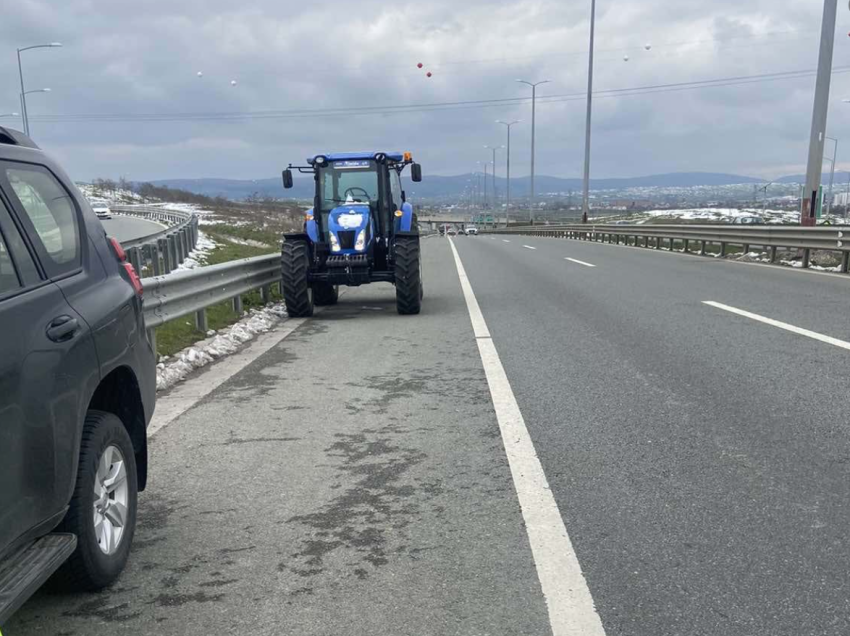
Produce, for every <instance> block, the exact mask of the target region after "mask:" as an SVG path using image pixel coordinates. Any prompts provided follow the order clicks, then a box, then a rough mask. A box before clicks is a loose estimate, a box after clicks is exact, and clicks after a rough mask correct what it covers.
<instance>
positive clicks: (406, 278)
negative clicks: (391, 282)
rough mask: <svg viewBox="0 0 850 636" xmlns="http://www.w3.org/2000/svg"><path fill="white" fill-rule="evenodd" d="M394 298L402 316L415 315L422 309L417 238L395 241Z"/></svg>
mask: <svg viewBox="0 0 850 636" xmlns="http://www.w3.org/2000/svg"><path fill="white" fill-rule="evenodd" d="M395 298H396V309H397V310H398V313H399V314H401V315H402V316H411V315H416V314H418V313H419V312H420V310H421V309H422V274H421V272H420V246H419V237H416V238H415V239H408V238H405V239H397V240H396V244H395Z"/></svg>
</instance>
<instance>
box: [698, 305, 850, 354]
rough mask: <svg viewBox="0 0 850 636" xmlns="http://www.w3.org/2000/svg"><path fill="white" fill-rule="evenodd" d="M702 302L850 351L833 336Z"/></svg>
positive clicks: (843, 342)
mask: <svg viewBox="0 0 850 636" xmlns="http://www.w3.org/2000/svg"><path fill="white" fill-rule="evenodd" d="M702 302H703V304H704V305H709V306H711V307H715V308H717V309H722V310H723V311H728V312H730V313H733V314H737V315H739V316H744V317H745V318H750V319H752V320H757V321H759V322H763V323H764V324H766V325H771V326H773V327H778V328H779V329H784V330H785V331H790V332H791V333H796V334H798V335H800V336H806V337H807V338H812V339H813V340H820V341H821V342H825V343H827V344H831V345H835V346H836V347H841V348H842V349H847V350H848V351H850V342H846V341H844V340H839V339H838V338H833V337H832V336H825V335H823V334H821V333H817V332H816V331H809V330H808V329H803V328H801V327H795V326H794V325H789V324H788V323H787V322H780V321H778V320H774V319H773V318H765V317H764V316H759V315H758V314H754V313H751V312H749V311H744V310H743V309H737V308H736V307H730V306H729V305H724V304H723V303H718V302H714V301H713V300H704V301H702Z"/></svg>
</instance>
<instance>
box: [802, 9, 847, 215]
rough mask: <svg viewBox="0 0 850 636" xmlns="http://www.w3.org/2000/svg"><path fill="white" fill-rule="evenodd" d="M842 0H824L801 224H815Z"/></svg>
mask: <svg viewBox="0 0 850 636" xmlns="http://www.w3.org/2000/svg"><path fill="white" fill-rule="evenodd" d="M837 11H838V0H824V2H823V23H822V25H821V35H820V55H819V56H818V74H817V83H816V84H815V103H814V109H813V111H812V131H811V136H810V138H809V159H808V166H807V168H806V189H805V190H804V193H803V213H802V215H801V216H802V218H801V219H800V223H801V225H807V226H812V225H815V223H816V222H817V221H816V218H815V214H816V209H815V208H816V206H817V198H818V192H819V191H820V182H821V172H822V171H823V146H824V142H825V141H826V117H827V112H828V110H829V85H830V80H831V79H832V51H833V48H834V43H835V14H836V13H837Z"/></svg>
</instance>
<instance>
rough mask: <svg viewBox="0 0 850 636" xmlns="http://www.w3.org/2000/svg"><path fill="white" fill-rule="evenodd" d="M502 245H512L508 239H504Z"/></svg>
mask: <svg viewBox="0 0 850 636" xmlns="http://www.w3.org/2000/svg"><path fill="white" fill-rule="evenodd" d="M502 243H510V241H509V240H508V239H502Z"/></svg>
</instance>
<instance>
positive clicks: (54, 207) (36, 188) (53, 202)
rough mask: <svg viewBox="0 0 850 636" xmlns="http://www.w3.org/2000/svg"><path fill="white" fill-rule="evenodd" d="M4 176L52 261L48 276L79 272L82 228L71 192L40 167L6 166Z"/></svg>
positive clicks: (46, 264) (48, 268) (47, 264)
mask: <svg viewBox="0 0 850 636" xmlns="http://www.w3.org/2000/svg"><path fill="white" fill-rule="evenodd" d="M5 176H6V179H7V180H8V182H9V185H11V186H12V193H13V194H14V195H15V197H16V198H17V199H18V202H19V203H20V206H21V209H22V210H23V211H24V212H25V213H26V215H27V217H28V218H29V221H30V222H31V223H32V226H33V229H34V230H35V234H36V235H37V236H38V238H39V239H40V240H41V244H42V246H43V247H44V252H45V253H46V255H47V257H48V259H49V261H50V262H47V263H45V264H44V265H45V268H46V269H47V270H48V272H49V273H50V274H51V275H53V276H56V275H61V274H64V273H67V272H70V271H73V270H74V269H76V268H77V267H78V266H79V264H80V228H79V220H78V217H77V210H76V208H75V207H74V203H73V201H72V200H71V197H70V195H69V194H68V192H67V191H66V190H65V189H64V188H63V187H62V185H61V184H60V183H59V182H58V181H57V180H56V177H54V176H53V175H52V174H50V172H49V171H47V170H46V169H45V168H42V167H41V166H33V165H22V164H15V165H14V166H9V165H8V164H7V166H6V168H5Z"/></svg>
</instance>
